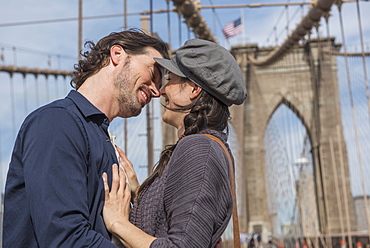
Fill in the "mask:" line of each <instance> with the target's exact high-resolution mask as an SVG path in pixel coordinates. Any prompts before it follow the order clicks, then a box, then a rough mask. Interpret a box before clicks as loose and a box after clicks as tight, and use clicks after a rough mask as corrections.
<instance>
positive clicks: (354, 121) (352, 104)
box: [337, 0, 370, 238]
mask: <svg viewBox="0 0 370 248" xmlns="http://www.w3.org/2000/svg"><path fill="white" fill-rule="evenodd" d="M341 4H342V3H341V0H340V1H339V2H338V3H337V6H338V11H339V21H340V29H341V35H342V42H343V48H344V52H345V53H347V46H346V41H345V36H344V27H343V16H342V11H341ZM344 60H345V65H346V72H347V83H348V90H349V97H350V104H351V113H352V121H353V126H354V131H355V139H356V148H357V149H356V150H357V159H358V163H359V167H360V176H361V185H362V191H363V199H364V204H365V206H369V205H368V201H367V196H366V188H365V179H364V173H363V165H362V157H361V152H360V145H359V137H358V130H357V121H356V114H355V110H354V103H353V93H352V86H351V78H350V71H349V66H348V56H344ZM365 213H366V219H367V225H368V236H369V238H370V214H369V209H368V208H367V207H365Z"/></svg>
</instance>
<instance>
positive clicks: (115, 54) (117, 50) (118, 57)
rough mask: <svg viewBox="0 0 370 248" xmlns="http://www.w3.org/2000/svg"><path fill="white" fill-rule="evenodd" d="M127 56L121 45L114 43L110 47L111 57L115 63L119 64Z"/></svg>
mask: <svg viewBox="0 0 370 248" xmlns="http://www.w3.org/2000/svg"><path fill="white" fill-rule="evenodd" d="M125 56H126V53H125V50H123V48H122V47H121V46H120V45H114V46H112V47H111V48H110V57H111V60H112V62H113V65H118V64H119V63H120V61H122V60H123V59H124V57H125Z"/></svg>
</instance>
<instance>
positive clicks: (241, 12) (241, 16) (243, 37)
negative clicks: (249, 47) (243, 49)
mask: <svg viewBox="0 0 370 248" xmlns="http://www.w3.org/2000/svg"><path fill="white" fill-rule="evenodd" d="M240 18H241V22H242V28H243V31H242V39H243V41H242V42H243V45H245V44H247V42H246V37H245V29H244V27H245V26H244V9H243V8H240Z"/></svg>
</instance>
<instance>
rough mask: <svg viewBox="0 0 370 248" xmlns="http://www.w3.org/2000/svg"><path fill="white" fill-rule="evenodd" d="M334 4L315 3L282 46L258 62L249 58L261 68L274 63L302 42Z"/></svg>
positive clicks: (324, 0)
mask: <svg viewBox="0 0 370 248" xmlns="http://www.w3.org/2000/svg"><path fill="white" fill-rule="evenodd" d="M333 2H334V0H318V1H317V2H315V3H313V4H312V7H311V9H310V10H309V11H308V14H307V15H306V16H305V17H303V18H302V21H301V23H300V24H299V25H298V26H297V28H296V29H295V30H293V32H292V34H291V35H290V36H288V37H287V39H286V40H285V42H284V43H283V44H282V45H281V46H278V47H277V48H275V49H274V50H273V51H272V52H271V53H270V54H268V55H267V56H264V57H262V58H261V59H258V60H257V59H255V58H254V57H252V56H249V60H250V62H251V63H253V64H255V65H259V66H264V65H269V64H271V63H274V62H275V61H276V60H278V59H279V58H280V57H281V56H283V55H284V54H286V52H287V51H288V50H290V49H291V48H292V46H293V45H294V44H296V43H297V42H298V41H299V40H301V39H302V37H303V36H305V35H306V34H307V33H308V32H309V30H311V28H312V24H313V23H314V22H317V21H319V20H320V18H321V16H322V15H323V13H325V12H327V11H329V10H330V8H331V6H332V5H333Z"/></svg>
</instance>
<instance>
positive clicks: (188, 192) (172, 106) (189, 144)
mask: <svg viewBox="0 0 370 248" xmlns="http://www.w3.org/2000/svg"><path fill="white" fill-rule="evenodd" d="M155 60H156V61H157V62H158V64H159V65H160V66H161V67H162V69H163V71H164V73H163V74H164V75H163V76H164V83H163V86H162V88H161V90H160V93H161V96H162V97H164V99H165V102H166V104H165V106H164V107H165V112H164V114H163V116H162V119H163V121H164V122H166V123H168V124H170V125H172V126H174V127H175V128H176V129H177V131H178V137H179V140H178V141H177V143H176V144H175V145H173V146H169V147H167V148H166V149H165V150H164V151H163V152H162V154H161V157H160V160H159V163H158V165H157V167H156V168H155V170H154V172H153V174H152V175H151V176H150V177H149V178H148V179H147V180H146V181H145V182H144V183H143V184H142V185H141V186H140V188H139V190H138V192H137V197H136V199H135V201H134V206H133V208H132V209H131V213H130V214H129V212H130V211H129V207H128V206H129V202H130V189H129V185H128V184H126V182H125V180H126V177H125V176H124V173H123V171H121V173H119V175H118V167H117V166H116V165H115V166H114V167H113V172H114V175H113V182H112V188H111V191H110V192H109V187H108V183H107V176H106V175H103V179H104V184H105V196H106V202H105V206H104V210H103V216H104V221H105V223H106V226H107V228H108V230H109V231H110V232H112V233H113V235H114V236H116V237H117V238H119V240H120V241H121V242H122V243H124V244H125V245H127V246H129V247H202V248H204V247H214V246H215V245H216V244H217V241H218V240H219V238H220V237H221V235H222V233H223V232H224V230H225V228H226V227H227V224H228V222H229V220H230V217H231V214H232V208H233V204H232V195H231V191H230V180H229V165H228V160H227V157H226V154H225V152H224V150H223V149H222V148H221V146H220V145H219V144H218V143H216V142H215V141H214V140H212V139H211V138H209V137H207V136H205V135H202V134H210V135H213V136H215V137H217V138H218V139H220V140H221V141H222V142H223V143H224V144H225V145H226V146H227V144H226V141H227V125H228V119H229V110H228V107H229V106H231V105H232V104H242V103H243V102H244V100H245V98H246V96H247V93H246V88H245V85H244V80H243V77H242V74H241V71H240V68H239V66H238V64H237V63H236V61H235V59H234V58H233V57H232V55H231V54H230V53H229V52H228V51H227V50H226V49H224V48H223V47H221V46H219V45H217V44H215V43H213V42H209V41H205V40H199V39H194V40H189V41H187V42H186V43H185V44H184V46H182V47H181V48H179V49H178V50H177V52H176V55H175V56H174V58H173V59H172V60H166V59H158V58H156V59H155ZM225 131H226V133H225ZM229 152H230V150H229ZM122 156H123V158H122V161H121V162H122V166H123V167H124V168H125V170H126V173H128V174H129V175H132V173H131V172H132V167H131V164H130V162H129V161H128V160H127V158H126V157H125V156H124V155H122ZM129 177H130V176H129ZM129 181H133V182H135V180H129ZM133 184H134V185H136V183H133ZM134 188H135V187H134ZM133 191H134V192H135V194H136V190H133ZM122 199H123V200H122ZM129 215H130V218H129ZM129 219H130V221H129Z"/></svg>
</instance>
